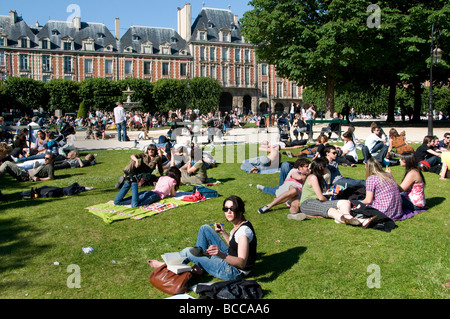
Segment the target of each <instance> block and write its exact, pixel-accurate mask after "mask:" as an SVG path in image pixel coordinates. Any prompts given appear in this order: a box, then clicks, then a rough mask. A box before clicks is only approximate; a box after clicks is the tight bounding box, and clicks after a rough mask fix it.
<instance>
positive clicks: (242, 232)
mask: <svg viewBox="0 0 450 319" xmlns="http://www.w3.org/2000/svg"><path fill="white" fill-rule="evenodd" d="M232 236H234V240H235V241H236V242H237V243H238V244H239V237H241V236H246V237H248V242H251V241H252V240H253V232H252V230H251V229H250V227H248V226H245V225H243V226H241V227H239V229H238V230H237V231H236V232H235V233H233V235H232Z"/></svg>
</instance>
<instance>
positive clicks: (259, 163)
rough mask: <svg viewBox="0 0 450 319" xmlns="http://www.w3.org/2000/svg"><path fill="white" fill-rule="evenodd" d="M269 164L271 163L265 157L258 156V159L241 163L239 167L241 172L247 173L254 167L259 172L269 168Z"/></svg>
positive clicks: (254, 158)
mask: <svg viewBox="0 0 450 319" xmlns="http://www.w3.org/2000/svg"><path fill="white" fill-rule="evenodd" d="M270 164H271V163H270V161H269V158H268V157H267V156H258V157H253V158H250V159H247V160H245V161H243V162H242V165H241V169H242V170H243V171H245V172H247V173H249V172H250V170H251V169H252V168H253V167H256V168H257V169H258V170H259V171H261V170H262V169H264V168H265V167H268V166H270Z"/></svg>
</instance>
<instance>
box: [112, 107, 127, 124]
mask: <svg viewBox="0 0 450 319" xmlns="http://www.w3.org/2000/svg"><path fill="white" fill-rule="evenodd" d="M114 119H115V121H116V124H117V123H122V122H123V121H126V120H127V115H126V114H125V109H124V108H123V107H122V106H116V107H115V108H114Z"/></svg>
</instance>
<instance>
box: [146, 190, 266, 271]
mask: <svg viewBox="0 0 450 319" xmlns="http://www.w3.org/2000/svg"><path fill="white" fill-rule="evenodd" d="M223 212H224V214H225V218H226V220H227V221H228V222H230V223H231V224H232V225H233V229H232V230H231V232H230V233H227V232H226V231H225V230H224V229H223V227H222V225H221V224H219V223H215V224H214V229H213V228H212V227H211V226H209V225H203V226H201V227H200V230H199V233H198V237H197V244H196V247H188V248H185V249H183V250H182V251H181V252H180V255H181V256H183V257H186V260H185V262H186V263H188V262H190V261H191V262H193V263H194V264H195V266H194V267H193V270H192V271H193V272H194V273H197V274H201V273H203V270H204V271H206V272H207V273H208V274H210V275H211V276H213V277H216V278H219V279H221V280H234V279H240V278H242V277H243V276H245V275H248V274H249V272H250V270H251V269H252V267H253V266H254V264H255V261H256V246H257V239H256V234H255V231H254V229H253V226H252V224H251V223H250V222H249V221H248V220H246V219H245V217H244V212H245V206H244V202H243V201H242V199H241V198H240V197H238V196H230V197H228V198H226V199H225V200H224V202H223ZM219 234H220V235H221V236H222V238H223V239H222V238H221V237H220V236H219ZM148 263H149V265H150V266H151V267H152V268H157V267H159V266H161V265H162V264H163V262H160V261H157V260H153V259H152V260H149V261H148Z"/></svg>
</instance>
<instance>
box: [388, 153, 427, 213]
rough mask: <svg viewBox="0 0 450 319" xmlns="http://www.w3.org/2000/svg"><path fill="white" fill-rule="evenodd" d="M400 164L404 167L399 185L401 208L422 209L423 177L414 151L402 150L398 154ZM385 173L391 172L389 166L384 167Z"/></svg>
mask: <svg viewBox="0 0 450 319" xmlns="http://www.w3.org/2000/svg"><path fill="white" fill-rule="evenodd" d="M400 165H401V166H403V167H404V168H405V175H404V176H403V179H402V182H401V184H400V185H399V191H400V192H401V194H400V195H401V198H402V208H403V209H408V210H410V211H415V210H421V209H424V208H425V205H426V199H425V178H424V177H423V174H422V171H421V170H420V168H419V165H418V163H417V159H416V156H415V155H414V153H413V152H404V153H403V154H402V155H400ZM386 173H389V174H391V168H390V167H389V166H388V167H386ZM391 175H392V174H391Z"/></svg>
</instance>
